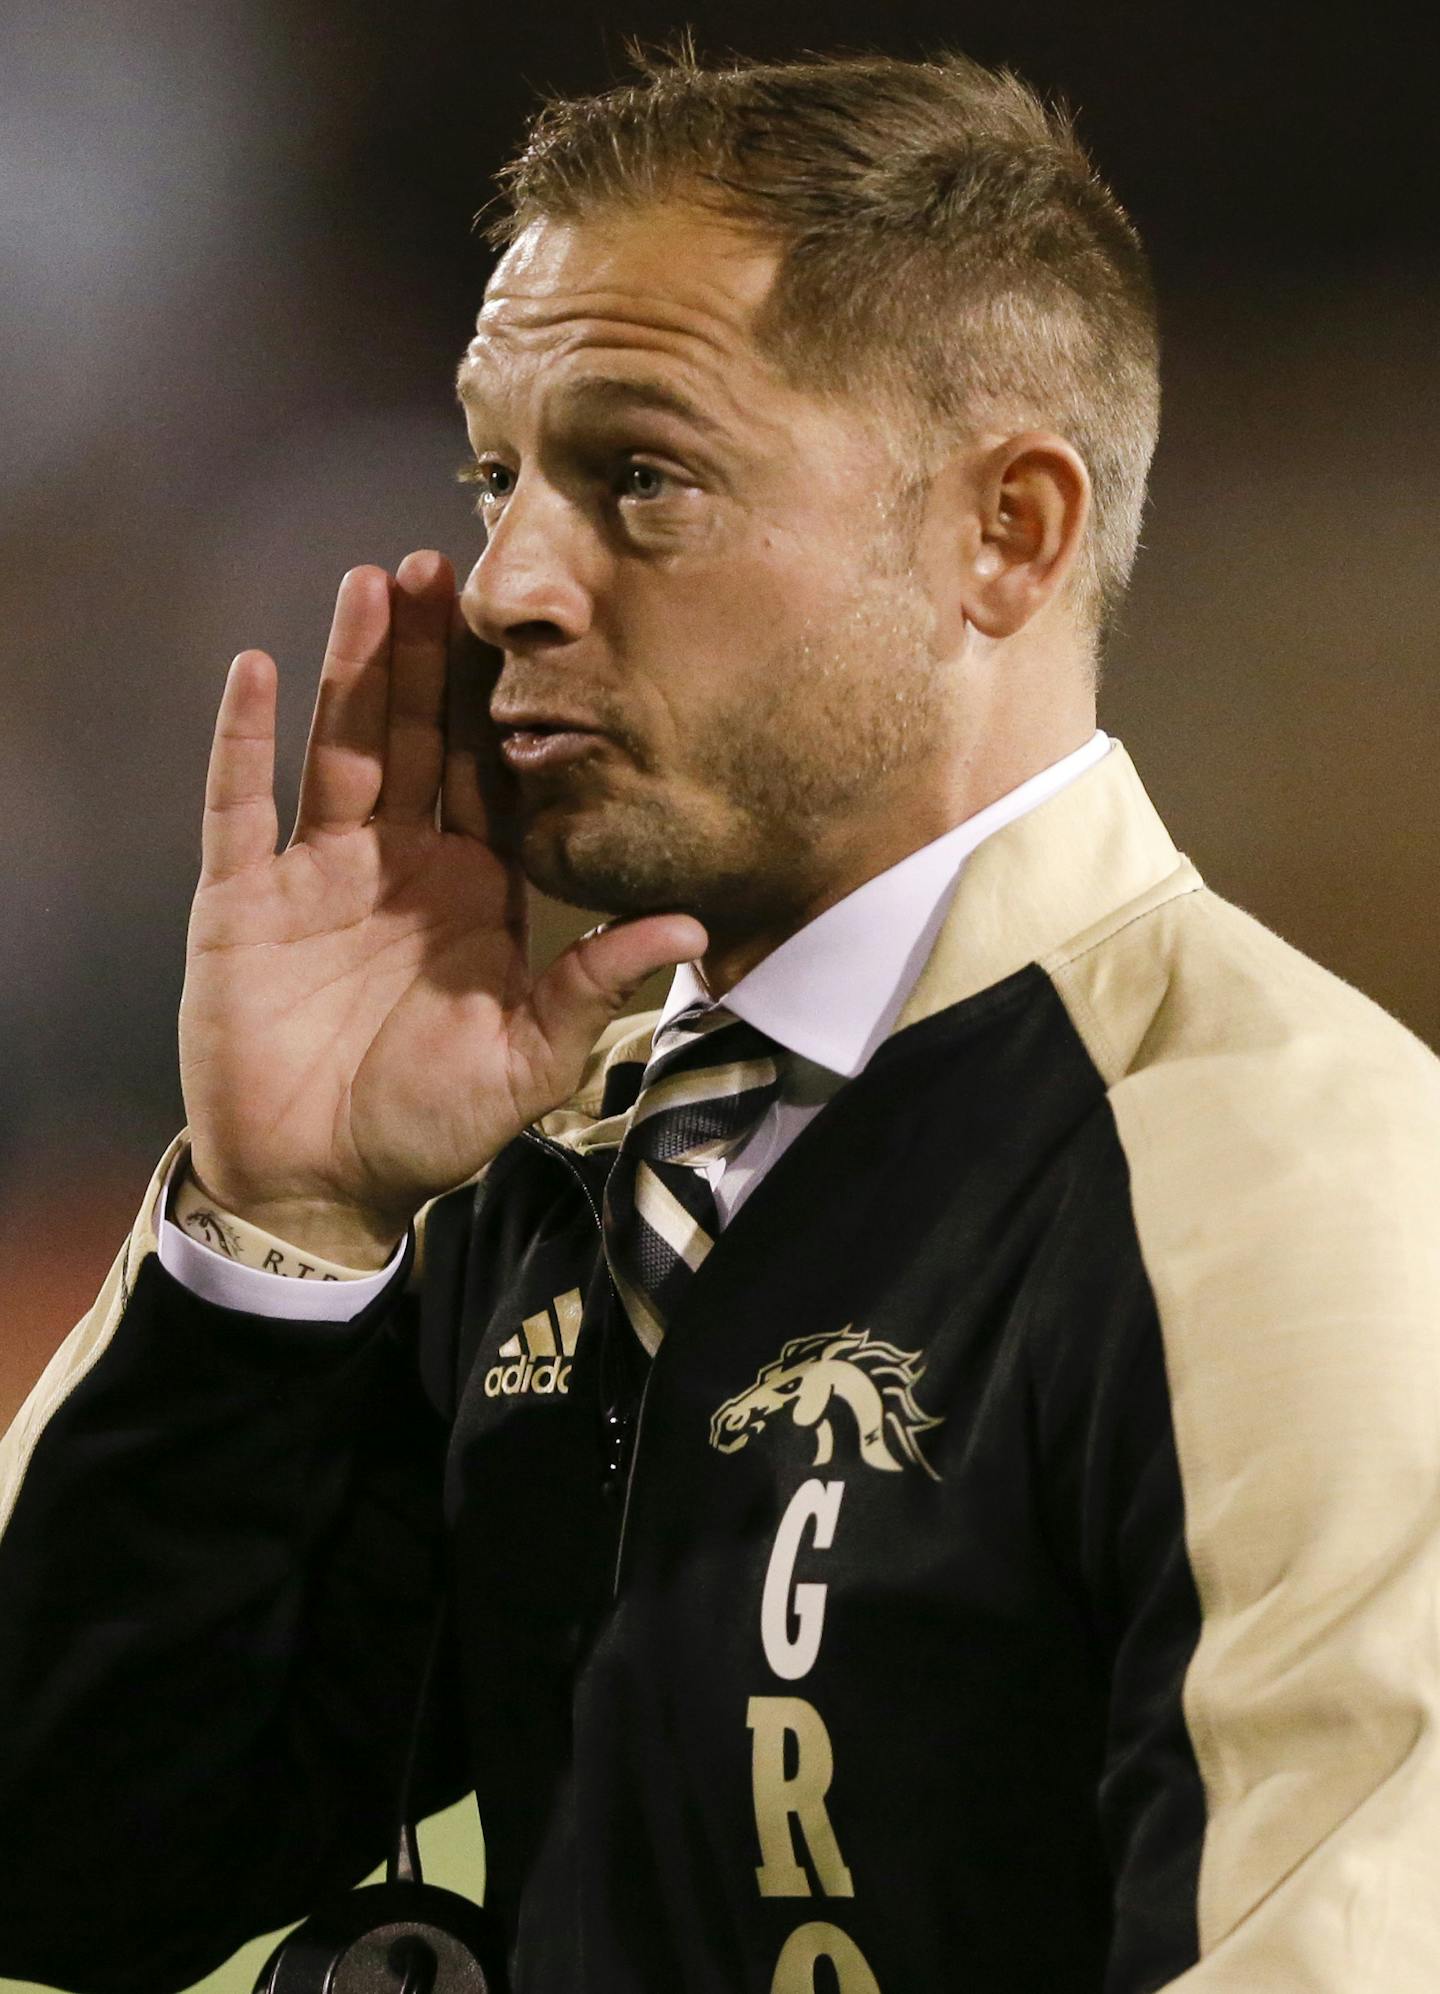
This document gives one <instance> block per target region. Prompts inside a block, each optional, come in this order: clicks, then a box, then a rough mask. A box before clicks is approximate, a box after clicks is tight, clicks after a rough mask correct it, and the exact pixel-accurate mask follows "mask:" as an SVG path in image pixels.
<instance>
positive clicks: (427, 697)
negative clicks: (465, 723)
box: [379, 552, 455, 823]
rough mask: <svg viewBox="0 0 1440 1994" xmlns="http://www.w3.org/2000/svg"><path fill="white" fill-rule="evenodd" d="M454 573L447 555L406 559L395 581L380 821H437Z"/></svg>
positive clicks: (401, 564)
mask: <svg viewBox="0 0 1440 1994" xmlns="http://www.w3.org/2000/svg"><path fill="white" fill-rule="evenodd" d="M454 601H455V574H454V570H453V569H452V568H451V566H450V563H449V562H448V561H447V560H446V559H445V557H444V555H443V554H436V553H430V552H426V553H421V554H407V555H406V557H405V559H404V560H403V561H402V562H401V563H400V566H399V569H398V570H397V571H396V575H395V596H394V619H393V632H392V636H391V640H390V706H389V714H388V720H387V726H386V739H385V775H384V780H383V781H382V783H381V786H380V804H379V811H380V815H381V816H382V817H389V818H393V819H395V820H396V821H398V822H408V823H427V822H433V820H434V816H435V805H436V801H437V798H438V796H439V793H440V777H441V773H442V771H443V768H444V763H445V657H446V649H447V645H448V642H449V637H450V617H451V610H452V607H453V604H454Z"/></svg>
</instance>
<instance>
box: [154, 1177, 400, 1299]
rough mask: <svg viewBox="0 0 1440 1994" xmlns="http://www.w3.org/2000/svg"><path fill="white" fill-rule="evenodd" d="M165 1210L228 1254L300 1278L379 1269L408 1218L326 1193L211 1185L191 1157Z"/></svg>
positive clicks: (186, 1229)
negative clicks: (284, 1194)
mask: <svg viewBox="0 0 1440 1994" xmlns="http://www.w3.org/2000/svg"><path fill="white" fill-rule="evenodd" d="M170 1216H171V1217H172V1219H173V1220H174V1221H175V1223H176V1224H177V1225H179V1226H180V1227H181V1229H182V1230H183V1231H184V1232H186V1233H188V1234H189V1236H190V1237H191V1238H192V1239H197V1240H199V1241H200V1242H201V1243H202V1244H204V1245H206V1246H208V1247H210V1248H212V1249H213V1250H214V1251H216V1252H218V1253H222V1254H224V1255H225V1257H226V1258H227V1259H231V1260H234V1261H236V1262H238V1263H239V1264H241V1265H245V1266H253V1267H258V1268H262V1269H264V1270H265V1271H266V1272H268V1273H273V1274H284V1275H289V1276H291V1277H292V1278H298V1279H301V1280H317V1279H318V1280H344V1279H346V1278H348V1277H353V1276H355V1275H360V1274H371V1273H376V1272H378V1271H379V1269H380V1268H382V1267H384V1266H385V1265H386V1264H387V1263H388V1262H389V1261H390V1260H391V1259H392V1258H393V1257H394V1254H395V1250H396V1248H397V1247H398V1246H399V1244H400V1241H401V1240H402V1239H403V1238H404V1235H405V1230H406V1226H407V1224H408V1220H398V1221H397V1220H396V1219H393V1218H385V1217H381V1216H378V1215H375V1214H372V1213H368V1212H365V1211H363V1210H359V1209H357V1208H355V1207H353V1206H348V1205H337V1204H332V1203H331V1202H329V1201H328V1200H325V1199H319V1198H314V1199H312V1198H275V1199H261V1198H256V1197H247V1196H245V1195H244V1194H243V1193H239V1194H237V1193H235V1192H233V1191H231V1190H230V1189H229V1187H228V1186H226V1187H225V1189H224V1190H222V1191H216V1190H215V1189H214V1188H213V1186H212V1184H211V1182H210V1181H209V1177H208V1173H207V1176H206V1177H205V1178H202V1177H201V1176H200V1174H199V1172H198V1171H197V1170H196V1168H195V1165H194V1161H193V1158H192V1160H191V1163H190V1166H189V1168H188V1169H187V1170H183V1171H181V1172H180V1173H179V1174H178V1182H177V1185H176V1189H175V1193H174V1196H173V1198H172V1200H171V1212H170Z"/></svg>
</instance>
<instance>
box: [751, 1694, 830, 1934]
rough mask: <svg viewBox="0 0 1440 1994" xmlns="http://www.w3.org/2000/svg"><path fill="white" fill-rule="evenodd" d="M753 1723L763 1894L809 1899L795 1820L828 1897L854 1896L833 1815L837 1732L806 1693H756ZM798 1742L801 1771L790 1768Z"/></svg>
mask: <svg viewBox="0 0 1440 1994" xmlns="http://www.w3.org/2000/svg"><path fill="white" fill-rule="evenodd" d="M746 1722H747V1723H748V1724H749V1726H750V1729H751V1731H752V1732H753V1733H754V1737H753V1740H752V1743H751V1752H750V1781H751V1787H752V1790H753V1792H754V1797H755V1832H756V1834H757V1835H758V1836H759V1838H760V1857H761V1860H760V1864H759V1867H758V1868H757V1869H756V1871H755V1879H756V1881H757V1883H758V1884H759V1885H760V1895H761V1896H762V1897H808V1896H809V1895H810V1879H809V1877H808V1876H807V1875H806V1874H805V1872H804V1870H803V1869H802V1868H801V1867H800V1865H799V1863H798V1862H797V1861H796V1859H795V1843H794V1840H793V1837H792V1834H791V1828H790V1823H791V1820H792V1819H793V1820H794V1822H795V1825H796V1826H797V1827H798V1828H799V1830H800V1833H801V1835H802V1836H803V1837H804V1841H805V1847H806V1849H807V1850H808V1852H809V1856H810V1860H811V1862H812V1863H813V1864H814V1866H815V1874H816V1875H817V1876H818V1877H819V1879H820V1888H821V1889H822V1890H823V1891H824V1893H825V1895H826V1896H827V1897H853V1896H854V1895H855V1885H854V1882H853V1881H852V1879H851V1875H850V1872H849V1870H848V1869H847V1868H846V1866H845V1859H844V1857H843V1856H842V1855H841V1853H840V1845H839V1843H838V1842H837V1841H836V1839H835V1830H834V1829H833V1828H832V1827H831V1825H830V1816H829V1814H828V1813H827V1812H826V1811H825V1795H826V1794H827V1793H828V1792H829V1791H830V1781H831V1780H832V1778H833V1777H834V1774H835V1760H834V1755H833V1754H832V1752H831V1750H830V1733H829V1732H828V1731H827V1730H826V1729H825V1724H824V1720H823V1719H822V1718H821V1715H820V1713H819V1711H818V1710H817V1709H816V1708H815V1706H814V1705H813V1704H811V1703H807V1702H806V1701H805V1700H804V1698H803V1697H799V1696H752V1697H751V1699H750V1704H749V1708H748V1710H747V1712H746ZM787 1738H793V1739H794V1740H795V1770H794V1771H793V1772H792V1773H787V1772H786V1770H785V1741H786V1739H787Z"/></svg>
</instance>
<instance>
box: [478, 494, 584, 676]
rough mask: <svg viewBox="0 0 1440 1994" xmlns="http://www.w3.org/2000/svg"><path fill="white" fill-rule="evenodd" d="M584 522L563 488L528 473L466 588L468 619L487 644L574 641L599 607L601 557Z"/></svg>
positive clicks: (513, 646) (517, 646) (518, 647)
mask: <svg viewBox="0 0 1440 1994" xmlns="http://www.w3.org/2000/svg"><path fill="white" fill-rule="evenodd" d="M585 540H586V534H585V527H584V522H583V521H582V520H581V519H579V518H578V517H577V516H576V509H575V508H574V507H573V506H571V505H570V504H569V503H568V502H567V501H566V499H565V497H564V495H563V494H562V493H560V492H557V491H554V490H551V489H547V488H546V487H545V486H543V485H541V484H538V483H537V484H530V485H529V486H527V485H526V482H525V480H524V479H523V478H522V479H521V480H520V483H519V484H518V485H517V486H516V488H515V490H514V491H513V492H512V493H511V495H510V497H509V498H508V499H507V500H506V502H505V506H504V509H503V510H502V511H501V512H500V514H499V517H498V518H495V519H493V520H490V521H487V522H486V537H485V546H484V549H483V551H482V552H481V555H480V558H479V560H478V561H477V562H476V563H475V565H474V567H473V568H472V569H471V570H470V573H469V576H468V578H467V579H466V582H465V587H464V588H463V590H462V591H461V594H460V608H461V612H462V614H463V615H464V618H465V621H466V622H467V623H468V624H469V626H470V628H471V630H473V631H474V633H475V635H476V636H477V637H478V638H480V640H481V641H482V642H483V643H486V644H493V645H494V646H495V647H496V649H498V650H502V651H524V650H534V649H537V648H540V649H543V648H548V647H549V646H552V645H557V644H565V643H573V642H574V641H575V640H576V639H577V638H579V637H583V636H584V634H585V632H586V631H587V630H588V629H589V627H590V621H591V617H592V615H593V613H594V599H593V593H592V590H593V586H594V576H593V574H592V573H591V572H590V569H591V567H592V566H593V562H591V561H589V560H587V549H586V545H585Z"/></svg>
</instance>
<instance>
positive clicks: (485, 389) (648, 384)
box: [455, 329, 790, 445]
mask: <svg viewBox="0 0 1440 1994" xmlns="http://www.w3.org/2000/svg"><path fill="white" fill-rule="evenodd" d="M607 346H608V347H610V348H611V350H612V351H619V352H621V353H630V352H634V351H636V350H637V347H638V346H639V342H636V343H635V344H631V343H629V342H626V341H623V340H622V341H619V342H615V341H613V340H611V339H607V340H606V341H605V342H604V345H600V344H598V343H597V342H596V341H594V340H593V339H591V338H590V337H588V336H587V335H586V333H585V332H584V331H583V330H581V331H577V333H576V336H575V337H574V338H573V339H567V340H566V341H565V342H564V344H563V345H562V347H561V348H560V351H559V354H558V357H559V358H560V359H562V360H564V361H580V362H582V363H583V360H584V357H585V356H587V355H594V356H595V357H596V358H597V359H599V357H600V356H601V355H602V354H603V353H604V351H605V347H607ZM647 350H648V351H650V352H652V353H653V352H654V351H655V349H654V348H653V347H651V348H648V349H647ZM660 352H661V353H662V354H663V355H664V356H665V357H667V358H670V359H672V360H673V361H674V362H675V363H676V364H677V365H678V366H679V367H680V368H682V369H683V370H684V371H685V372H686V373H689V374H692V375H693V376H694V377H695V378H696V380H697V383H698V385H699V393H698V394H697V393H695V392H687V390H686V388H685V387H684V386H677V385H676V384H675V383H673V382H669V381H666V380H665V379H663V378H662V377H660V376H655V375H641V374H630V373H617V374H608V373H594V374H586V373H581V374H579V375H575V374H573V373H572V374H570V375H569V376H568V377H566V376H562V377H561V379H560V380H559V381H558V382H557V384H556V385H555V387H554V389H553V391H552V400H553V403H555V404H558V405H559V406H560V407H561V408H565V407H567V406H568V407H569V408H570V409H571V410H572V411H573V412H575V413H577V414H583V413H586V412H596V413H599V412H603V411H604V410H605V408H606V406H607V405H608V407H609V408H610V409H614V410H618V409H622V408H625V407H627V406H628V407H631V408H636V409H642V408H646V407H648V408H651V409H653V410H656V411H658V412H660V413H670V414H672V415H674V416H676V417H677V418H678V419H680V420H681V421H685V422H688V423H690V424H691V426H692V427H693V428H695V429H696V430H697V431H700V432H702V433H704V434H705V435H707V436H709V437H712V438H714V439H715V440H716V441H718V442H728V443H730V444H732V445H735V444H738V443H739V442H740V441H741V439H742V437H748V438H750V439H756V438H758V439H772V440H776V441H778V440H780V439H783V438H784V437H785V436H787V435H788V434H789V428H790V425H789V423H788V422H787V421H786V420H785V418H784V417H783V415H782V416H777V417H775V418H773V419H767V417H766V416H765V415H764V414H763V413H762V412H761V411H760V410H759V409H758V408H757V407H756V405H755V400H754V398H753V397H747V396H745V395H744V394H743V393H742V392H737V391H736V388H735V387H734V386H732V384H731V383H730V382H728V381H727V380H726V379H725V378H724V370H723V369H720V368H716V367H714V366H712V365H706V364H705V360H704V358H703V357H701V358H700V359H699V361H698V364H697V360H696V358H695V357H692V356H689V355H686V354H683V353H674V352H671V351H668V350H667V349H665V348H663V347H662V348H661V349H660ZM529 357H530V356H529V355H528V354H527V353H526V350H525V345H524V343H521V344H520V345H519V347H518V350H517V347H516V345H515V344H512V342H511V341H509V340H508V339H502V340H499V341H492V339H491V338H490V337H489V333H488V329H487V331H486V332H483V333H478V334H477V335H476V337H475V338H474V339H473V340H472V341H471V342H470V345H469V347H468V348H467V349H466V353H465V357H464V359H463V360H462V361H461V363H460V368H459V372H458V375H457V377H456V383H455V386H456V393H457V394H458V396H459V398H460V401H461V403H462V405H463V406H464V407H465V408H467V409H469V410H471V411H472V412H474V413H477V414H490V413H493V412H495V410H496V408H497V405H498V403H499V402H500V401H501V400H504V399H506V398H507V395H508V393H511V392H519V393H521V394H523V393H524V390H525V388H526V385H527V379H526V372H525V362H526V360H527V359H528V358H529ZM487 376H488V377H489V378H488V379H487ZM530 379H531V380H533V379H534V376H533V374H532V375H531V376H530ZM492 381H493V383H494V386H493V389H492V386H491V383H492ZM707 390H708V393H707V392H706V391H707ZM707 400H714V401H718V403H719V404H720V406H721V408H722V410H723V414H722V415H716V414H713V413H711V412H710V410H709V409H707V408H706V407H705V406H704V403H705V402H706V401H707ZM587 405H588V406H587Z"/></svg>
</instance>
